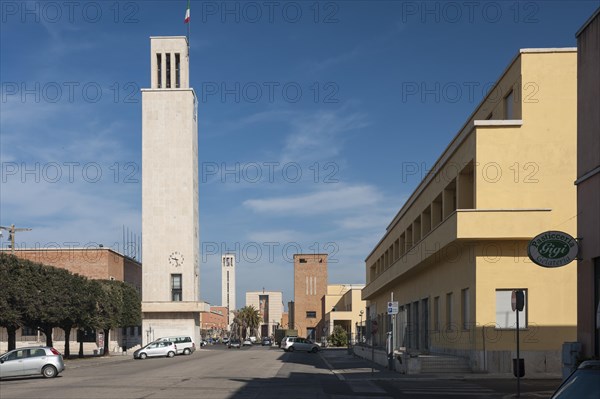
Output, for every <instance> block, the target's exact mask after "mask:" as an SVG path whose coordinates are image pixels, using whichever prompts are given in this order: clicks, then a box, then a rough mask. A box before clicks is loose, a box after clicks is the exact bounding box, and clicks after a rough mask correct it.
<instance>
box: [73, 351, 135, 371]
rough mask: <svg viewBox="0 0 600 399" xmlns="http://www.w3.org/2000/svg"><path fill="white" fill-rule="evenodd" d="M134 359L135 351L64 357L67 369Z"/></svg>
mask: <svg viewBox="0 0 600 399" xmlns="http://www.w3.org/2000/svg"><path fill="white" fill-rule="evenodd" d="M131 359H133V352H132V353H130V354H126V355H120V354H119V355H109V356H90V355H86V356H84V357H83V358H78V357H77V356H72V357H71V358H69V359H64V362H65V367H66V368H67V369H76V368H80V367H92V366H98V365H101V364H108V363H117V362H122V361H125V360H131Z"/></svg>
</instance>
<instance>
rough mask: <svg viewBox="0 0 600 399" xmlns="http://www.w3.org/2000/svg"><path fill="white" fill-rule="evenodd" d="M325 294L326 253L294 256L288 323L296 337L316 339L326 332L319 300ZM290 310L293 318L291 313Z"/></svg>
mask: <svg viewBox="0 0 600 399" xmlns="http://www.w3.org/2000/svg"><path fill="white" fill-rule="evenodd" d="M326 294H327V255H326V254H295V255H294V305H293V310H290V324H291V325H293V327H292V328H294V329H296V330H298V336H300V337H308V338H309V339H311V340H317V341H318V340H320V339H321V337H322V336H326V335H328V334H330V332H328V331H324V330H323V327H324V322H323V315H324V309H323V303H322V301H321V299H322V298H323V297H324V296H325V295H326ZM292 313H293V319H292V316H291V314H292Z"/></svg>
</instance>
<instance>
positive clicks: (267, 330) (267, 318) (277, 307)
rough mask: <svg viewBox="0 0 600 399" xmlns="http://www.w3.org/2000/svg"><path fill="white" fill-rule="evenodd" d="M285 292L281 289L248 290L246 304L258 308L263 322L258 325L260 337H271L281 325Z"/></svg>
mask: <svg viewBox="0 0 600 399" xmlns="http://www.w3.org/2000/svg"><path fill="white" fill-rule="evenodd" d="M282 298H283V294H282V293H281V291H254V292H246V306H253V307H254V308H255V309H256V310H258V312H259V314H260V317H261V319H262V320H261V323H260V326H259V327H258V335H259V337H269V336H271V335H274V334H275V330H276V329H277V328H279V327H280V326H281V315H282V314H283V299H282Z"/></svg>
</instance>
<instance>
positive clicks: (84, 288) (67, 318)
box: [58, 274, 95, 357]
mask: <svg viewBox="0 0 600 399" xmlns="http://www.w3.org/2000/svg"><path fill="white" fill-rule="evenodd" d="M64 277H66V280H65V281H63V285H64V286H66V287H68V288H69V294H68V295H67V296H66V297H65V298H64V299H63V301H64V303H63V309H64V313H63V315H62V317H61V318H60V320H59V321H58V326H59V327H60V328H62V329H63V330H64V332H65V351H64V355H65V357H69V356H70V355H71V348H70V345H69V342H70V340H71V330H72V329H73V327H75V326H79V327H82V326H83V327H85V326H86V324H90V313H92V312H93V311H94V307H95V298H93V297H91V296H90V291H89V286H90V284H89V283H88V279H87V278H85V277H83V276H80V275H78V274H70V275H68V276H67V275H65V276H64Z"/></svg>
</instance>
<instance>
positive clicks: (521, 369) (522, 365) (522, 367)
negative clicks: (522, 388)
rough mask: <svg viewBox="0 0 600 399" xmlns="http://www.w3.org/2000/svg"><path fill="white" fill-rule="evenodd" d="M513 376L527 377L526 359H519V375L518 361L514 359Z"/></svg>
mask: <svg viewBox="0 0 600 399" xmlns="http://www.w3.org/2000/svg"><path fill="white" fill-rule="evenodd" d="M512 361H513V375H514V376H515V377H524V376H525V359H519V375H517V359H513V360H512Z"/></svg>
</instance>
